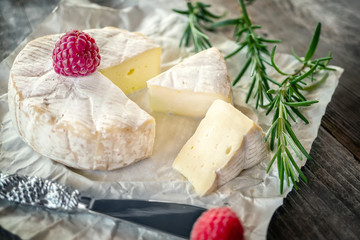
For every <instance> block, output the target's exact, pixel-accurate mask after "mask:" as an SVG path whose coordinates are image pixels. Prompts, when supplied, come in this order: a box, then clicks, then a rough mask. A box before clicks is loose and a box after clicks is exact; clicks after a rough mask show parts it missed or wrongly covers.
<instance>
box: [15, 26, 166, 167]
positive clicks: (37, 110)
mask: <svg viewBox="0 0 360 240" xmlns="http://www.w3.org/2000/svg"><path fill="white" fill-rule="evenodd" d="M85 32H87V33H89V34H90V36H92V37H93V38H94V39H95V41H96V43H97V45H98V47H99V49H100V54H101V58H102V59H101V63H100V66H99V67H98V71H95V72H94V73H92V74H90V75H88V76H85V77H77V78H76V77H66V76H62V75H59V74H57V73H55V71H54V69H53V66H52V51H53V48H54V46H55V43H56V41H58V40H59V38H60V36H61V34H58V35H50V36H45V37H41V38H38V39H36V40H34V41H32V42H30V43H28V44H27V45H26V47H25V48H24V49H23V50H22V51H21V52H20V53H19V55H18V56H17V58H16V59H15V62H14V64H13V67H12V69H11V72H10V79H9V90H8V98H9V111H10V116H11V118H12V122H13V125H14V128H15V129H16V131H17V132H18V133H19V135H20V136H21V138H22V139H23V140H24V141H25V142H26V143H28V144H29V145H30V146H31V147H32V148H33V149H34V150H35V151H36V152H38V153H40V154H42V155H44V156H46V157H49V158H51V159H53V160H56V161H58V162H61V163H63V164H65V165H68V166H71V167H74V168H80V169H101V170H111V169H116V168H121V167H124V166H127V165H129V164H131V163H133V162H135V161H137V160H140V159H144V158H147V157H149V156H150V155H151V154H152V149H153V144H154V137H155V120H154V118H153V117H152V116H150V115H149V114H148V113H146V112H145V111H144V110H142V109H141V108H140V107H139V106H138V105H136V104H135V103H134V102H132V101H131V100H130V99H129V98H128V97H127V96H126V95H125V94H124V93H123V91H122V90H121V89H120V88H119V87H117V86H116V85H115V84H116V81H119V75H118V74H117V73H121V72H126V74H127V75H128V76H127V77H129V78H130V80H131V78H132V77H134V75H135V78H136V79H139V78H143V80H141V81H142V82H136V81H135V82H132V81H128V82H129V83H127V85H125V88H128V92H131V91H135V90H137V89H139V88H142V87H145V86H146V80H148V79H149V78H151V77H152V76H154V75H156V74H158V73H159V71H160V47H159V45H157V44H156V43H154V42H153V41H151V40H150V39H148V38H146V37H145V36H143V35H141V34H137V33H130V32H128V31H125V30H120V29H117V28H110V27H108V28H103V29H91V30H86V31H85ZM145 69H148V71H146V70H145ZM128 73H131V74H128ZM136 74H138V75H141V76H136ZM105 76H108V77H109V78H111V81H113V82H114V83H115V84H113V83H112V82H111V81H110V80H109V79H108V78H107V77H105ZM120 77H121V76H120ZM120 87H121V86H120ZM124 91H126V89H125V90H124Z"/></svg>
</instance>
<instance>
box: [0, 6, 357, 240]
mask: <svg viewBox="0 0 360 240" xmlns="http://www.w3.org/2000/svg"><path fill="white" fill-rule="evenodd" d="M58 2H59V0H18V1H14V0H1V1H0V61H2V60H3V59H4V58H6V57H7V56H8V55H9V54H10V53H11V52H12V51H13V50H14V49H15V47H16V46H17V45H18V44H19V43H20V42H21V41H22V40H23V39H24V38H25V37H26V36H28V35H29V34H30V33H31V32H32V31H33V30H34V29H35V28H36V27H37V26H38V25H39V24H40V23H41V22H42V21H43V20H44V18H45V17H46V16H47V15H48V14H50V13H51V11H52V10H53V9H54V8H55V7H56V5H57V3H58ZM93 2H97V3H101V4H103V3H104V2H106V1H95V0H94V1H93ZM112 2H115V1H112ZM214 2H215V1H214ZM224 2H225V3H226V4H229V5H231V4H232V5H234V6H235V7H236V6H237V2H236V1H235V0H226V1H224ZM225 3H224V4H225ZM248 11H249V13H250V16H251V18H252V19H253V21H254V22H255V23H257V24H260V25H262V26H263V30H262V34H267V35H269V36H270V37H272V38H277V39H282V40H283V43H282V44H281V45H280V48H279V49H278V50H279V52H280V51H281V52H290V48H291V46H293V47H295V49H296V50H297V52H298V53H299V55H304V54H305V51H306V48H307V45H308V43H309V41H310V39H311V36H312V33H313V31H314V28H315V26H316V23H317V22H319V21H320V22H322V24H323V29H322V35H321V41H320V44H319V47H318V51H317V54H316V56H318V57H321V56H326V55H327V53H328V51H329V50H331V51H332V52H333V57H334V59H333V61H332V62H331V63H332V64H333V65H337V66H340V67H343V68H344V69H345V72H344V74H343V75H342V77H341V79H340V83H339V86H338V87H337V89H336V92H335V93H334V95H333V98H332V101H331V102H330V104H329V105H328V107H327V110H326V114H325V116H324V117H323V119H322V123H321V127H320V129H319V132H318V137H317V138H316V140H315V142H314V144H313V146H312V149H311V152H310V155H311V157H312V159H313V160H311V161H308V162H307V164H306V166H305V167H304V168H303V172H304V174H305V175H306V176H307V178H308V180H309V182H308V184H305V183H300V185H299V188H300V189H299V190H298V191H295V190H293V191H292V192H291V193H290V194H289V195H288V197H287V198H286V199H285V200H284V204H283V206H281V207H280V208H279V209H278V210H277V211H276V212H275V214H274V216H273V218H272V220H271V223H270V225H269V229H268V239H360V164H359V159H360V107H359V106H360V67H359V64H360V34H359V32H360V15H359V12H360V1H358V0H327V1H323V0H322V1H321V0H301V1H300V0H267V1H260V0H257V1H256V2H255V3H254V4H253V5H251V6H249V7H248Z"/></svg>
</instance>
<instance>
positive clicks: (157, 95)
mask: <svg viewBox="0 0 360 240" xmlns="http://www.w3.org/2000/svg"><path fill="white" fill-rule="evenodd" d="M148 93H149V96H150V98H149V103H150V108H151V109H152V110H153V111H158V112H171V113H174V114H178V115H183V116H191V117H201V116H204V115H205V114H206V112H207V110H208V109H209V107H210V105H211V104H212V103H213V101H215V100H216V99H222V100H224V101H226V102H231V99H230V98H229V97H224V96H223V95H221V94H218V93H205V92H194V91H190V90H175V89H171V88H166V87H160V86H154V85H150V86H149V89H148Z"/></svg>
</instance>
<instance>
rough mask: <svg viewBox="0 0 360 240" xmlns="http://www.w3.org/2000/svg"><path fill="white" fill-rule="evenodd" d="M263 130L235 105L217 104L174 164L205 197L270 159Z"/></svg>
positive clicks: (210, 109) (217, 102) (207, 114)
mask: <svg viewBox="0 0 360 240" xmlns="http://www.w3.org/2000/svg"><path fill="white" fill-rule="evenodd" d="M263 139H264V136H263V132H262V129H261V128H260V127H259V126H258V125H257V124H256V123H255V122H254V121H252V120H251V119H249V118H248V117H246V116H245V115H244V114H242V113H241V112H240V111H238V110H237V109H236V108H235V107H233V106H232V105H231V104H229V103H226V102H224V101H222V100H216V101H214V103H213V104H212V105H211V107H210V108H209V110H208V112H207V113H206V116H205V118H204V119H203V120H202V121H201V122H200V124H199V126H198V128H197V129H196V131H195V133H194V135H193V136H192V137H191V138H190V139H189V140H188V141H187V142H186V144H185V145H184V146H183V148H182V149H181V151H180V152H179V154H178V156H177V157H176V159H175V160H174V163H173V168H174V169H176V170H177V171H179V172H180V173H181V174H183V175H184V176H185V177H186V178H187V179H188V180H189V182H190V183H191V184H192V185H193V186H194V188H195V191H196V192H197V193H198V194H199V195H201V196H203V195H206V194H208V193H210V192H212V191H214V190H215V189H216V188H217V187H218V186H221V185H223V184H225V183H226V182H228V181H230V180H231V179H233V178H234V177H236V176H237V175H238V174H239V173H240V172H241V171H242V170H244V169H246V168H250V167H252V166H254V165H256V164H257V163H259V162H260V161H261V160H263V159H265V158H266V156H267V148H266V145H265V143H264V140H263Z"/></svg>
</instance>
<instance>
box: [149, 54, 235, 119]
mask: <svg viewBox="0 0 360 240" xmlns="http://www.w3.org/2000/svg"><path fill="white" fill-rule="evenodd" d="M147 85H148V89H149V91H148V92H149V99H150V108H151V109H152V110H154V111H160V112H172V113H175V114H180V115H186V116H197V117H201V116H204V115H205V113H206V111H207V110H208V108H209V107H210V105H211V104H212V102H213V101H214V100H216V99H222V100H224V101H227V102H231V97H232V96H231V94H232V91H231V83H230V78H229V75H228V70H227V67H226V63H225V60H224V58H223V56H222V55H221V53H220V52H219V50H218V49H216V48H210V49H207V50H204V51H202V52H200V53H197V54H195V55H193V56H191V57H189V58H187V59H185V60H184V61H183V62H181V63H179V64H177V65H175V66H174V67H172V68H171V69H169V70H168V71H166V72H163V73H162V74H160V75H158V76H156V77H154V78H152V79H150V80H149V81H147ZM166 91H168V92H169V94H166ZM174 93H175V94H174ZM189 94H190V95H189ZM167 95H169V96H170V97H169V96H167ZM191 95H193V96H191ZM189 99H190V100H189ZM191 99H197V100H196V107H197V111H193V106H194V105H195V102H194V101H191ZM179 103H180V104H179ZM181 103H182V104H181ZM184 105H185V106H187V109H184Z"/></svg>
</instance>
